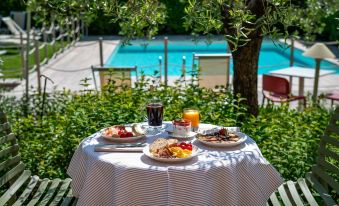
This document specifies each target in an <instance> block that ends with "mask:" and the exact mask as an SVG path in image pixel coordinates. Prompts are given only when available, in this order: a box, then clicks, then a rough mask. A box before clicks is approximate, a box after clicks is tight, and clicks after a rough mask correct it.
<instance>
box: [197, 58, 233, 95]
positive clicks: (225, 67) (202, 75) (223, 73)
mask: <svg viewBox="0 0 339 206" xmlns="http://www.w3.org/2000/svg"><path fill="white" fill-rule="evenodd" d="M193 58H194V59H197V60H198V67H199V86H200V87H205V88H209V89H214V88H215V87H216V86H225V87H228V85H229V83H230V80H229V71H230V58H231V54H194V56H193Z"/></svg>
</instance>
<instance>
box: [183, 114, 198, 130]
mask: <svg viewBox="0 0 339 206" xmlns="http://www.w3.org/2000/svg"><path fill="white" fill-rule="evenodd" d="M182 116H183V117H182V118H183V119H184V120H186V121H189V122H191V126H192V130H193V131H197V130H198V127H199V111H198V110H196V109H184V111H183V115H182Z"/></svg>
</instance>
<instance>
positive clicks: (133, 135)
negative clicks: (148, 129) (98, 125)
mask: <svg viewBox="0 0 339 206" xmlns="http://www.w3.org/2000/svg"><path fill="white" fill-rule="evenodd" d="M101 137H103V138H104V139H106V140H109V141H114V142H130V141H135V140H139V139H141V138H143V137H145V134H144V131H143V130H142V128H141V126H140V125H139V124H132V125H131V126H125V125H113V126H110V127H107V128H105V129H103V130H102V131H101Z"/></svg>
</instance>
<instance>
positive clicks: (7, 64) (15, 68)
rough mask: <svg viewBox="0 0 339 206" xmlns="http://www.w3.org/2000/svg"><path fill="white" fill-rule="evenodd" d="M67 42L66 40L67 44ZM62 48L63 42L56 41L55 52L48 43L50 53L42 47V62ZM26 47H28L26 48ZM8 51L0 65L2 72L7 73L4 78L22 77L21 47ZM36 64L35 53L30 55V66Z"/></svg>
mask: <svg viewBox="0 0 339 206" xmlns="http://www.w3.org/2000/svg"><path fill="white" fill-rule="evenodd" d="M66 43H67V42H64V45H66ZM60 48H61V42H56V43H55V50H54V52H53V45H50V44H48V54H47V55H46V53H45V48H42V49H40V50H39V51H40V62H42V60H44V59H45V57H46V56H48V58H49V59H50V58H51V57H52V56H53V54H54V53H55V52H56V51H58V50H59V49H60ZM25 49H26V48H25ZM6 50H7V53H6V54H4V55H2V56H1V59H2V60H3V61H4V62H3V65H2V66H1V67H0V68H1V70H2V71H1V72H2V73H3V74H4V75H5V77H4V78H22V77H23V72H22V71H23V70H22V68H23V64H22V61H21V55H20V48H9V49H6ZM34 65H35V53H33V54H31V55H29V68H30V69H32V68H33V66H34Z"/></svg>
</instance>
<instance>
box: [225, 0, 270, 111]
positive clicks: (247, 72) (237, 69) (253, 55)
mask: <svg viewBox="0 0 339 206" xmlns="http://www.w3.org/2000/svg"><path fill="white" fill-rule="evenodd" d="M245 3H246V9H247V10H249V11H250V12H251V13H252V14H254V15H256V18H257V19H258V18H260V17H262V16H263V15H264V14H265V8H266V7H267V6H268V3H267V0H246V1H245ZM232 6H233V5H232V4H229V5H227V4H224V6H223V7H222V9H221V15H222V16H223V22H224V29H225V34H229V35H231V36H232V35H236V34H237V30H236V29H235V28H234V27H233V26H232V24H233V22H232V17H231V15H230V11H231V10H232ZM243 23H244V26H245V27H246V28H252V29H253V31H252V32H251V33H250V34H249V35H248V39H250V41H248V42H247V43H246V44H245V45H244V46H239V47H237V48H235V45H233V44H232V43H231V42H229V44H228V45H229V46H230V49H231V50H232V56H233V71H234V73H233V88H234V94H235V95H236V94H240V95H241V97H243V98H245V99H246V100H245V102H244V104H245V105H246V106H247V107H248V108H247V109H248V112H249V113H250V114H252V115H254V116H257V115H258V112H259V108H258V89H257V87H258V61H259V52H260V47H261V42H262V39H263V37H262V35H261V29H260V28H257V27H256V26H257V25H254V24H248V23H246V22H243Z"/></svg>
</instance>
